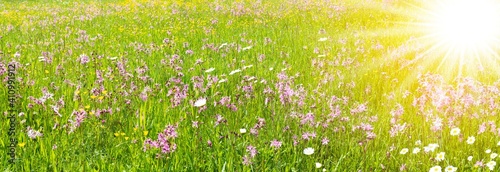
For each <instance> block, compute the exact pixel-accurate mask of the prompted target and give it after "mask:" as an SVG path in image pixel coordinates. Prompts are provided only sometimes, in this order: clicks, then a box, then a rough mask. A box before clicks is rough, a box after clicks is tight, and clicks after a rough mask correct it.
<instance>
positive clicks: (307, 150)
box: [304, 147, 314, 155]
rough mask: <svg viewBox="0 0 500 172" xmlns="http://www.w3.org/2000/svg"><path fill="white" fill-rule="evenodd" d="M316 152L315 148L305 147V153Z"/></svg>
mask: <svg viewBox="0 0 500 172" xmlns="http://www.w3.org/2000/svg"><path fill="white" fill-rule="evenodd" d="M313 153H314V149H313V148H311V147H308V148H305V149H304V154H305V155H312V154H313Z"/></svg>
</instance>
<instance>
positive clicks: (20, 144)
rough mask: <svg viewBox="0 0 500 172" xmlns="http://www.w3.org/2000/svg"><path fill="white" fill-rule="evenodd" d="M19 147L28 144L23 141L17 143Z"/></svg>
mask: <svg viewBox="0 0 500 172" xmlns="http://www.w3.org/2000/svg"><path fill="white" fill-rule="evenodd" d="M17 145H18V146H19V147H24V145H26V142H21V143H19V144H17Z"/></svg>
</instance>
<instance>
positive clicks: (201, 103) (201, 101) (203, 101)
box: [194, 98, 207, 107]
mask: <svg viewBox="0 0 500 172" xmlns="http://www.w3.org/2000/svg"><path fill="white" fill-rule="evenodd" d="M205 104H207V99H205V98H201V99H199V100H196V102H194V106H195V107H201V106H205Z"/></svg>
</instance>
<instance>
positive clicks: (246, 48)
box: [241, 45, 253, 51]
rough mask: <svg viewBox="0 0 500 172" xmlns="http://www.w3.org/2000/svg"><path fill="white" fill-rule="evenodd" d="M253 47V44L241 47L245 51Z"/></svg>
mask: <svg viewBox="0 0 500 172" xmlns="http://www.w3.org/2000/svg"><path fill="white" fill-rule="evenodd" d="M252 47H253V46H251V45H250V46H248V47H245V48H243V49H241V50H243V51H245V50H249V49H252Z"/></svg>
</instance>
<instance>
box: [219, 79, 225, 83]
mask: <svg viewBox="0 0 500 172" xmlns="http://www.w3.org/2000/svg"><path fill="white" fill-rule="evenodd" d="M223 82H227V79H221V80H219V82H218V83H223Z"/></svg>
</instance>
